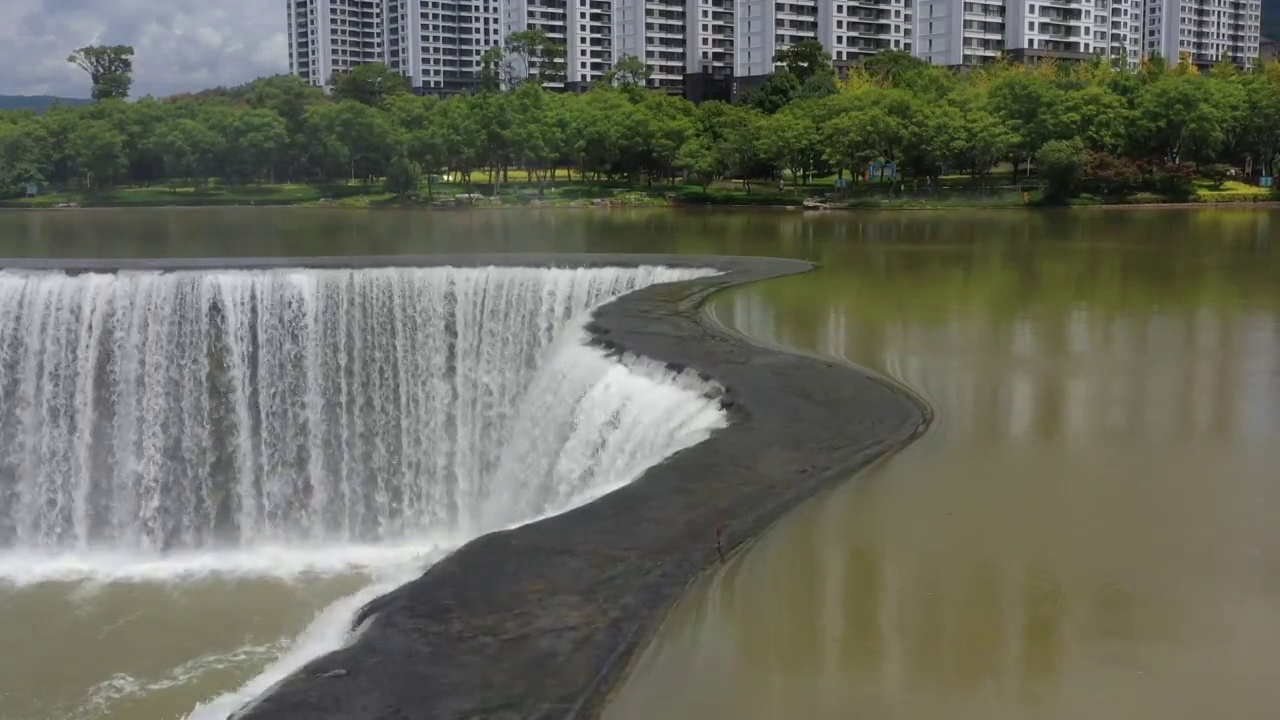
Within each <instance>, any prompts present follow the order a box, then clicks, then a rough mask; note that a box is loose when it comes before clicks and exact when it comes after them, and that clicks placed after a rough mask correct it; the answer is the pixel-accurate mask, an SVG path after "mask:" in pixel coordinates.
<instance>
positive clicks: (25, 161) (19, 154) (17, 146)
mask: <svg viewBox="0 0 1280 720" xmlns="http://www.w3.org/2000/svg"><path fill="white" fill-rule="evenodd" d="M51 155H52V152H51V147H50V139H49V135H48V133H47V132H46V131H45V129H44V127H43V124H42V123H41V122H40V121H39V120H38V119H36V118H34V117H18V118H16V119H15V120H14V121H13V122H5V121H4V118H3V117H2V116H0V197H10V196H14V195H21V194H23V193H25V192H26V188H27V186H28V185H31V184H35V185H43V184H44V183H45V182H46V181H47V180H48V178H49V177H50V176H51V175H52V174H53V168H52V166H51Z"/></svg>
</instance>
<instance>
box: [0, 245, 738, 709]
mask: <svg viewBox="0 0 1280 720" xmlns="http://www.w3.org/2000/svg"><path fill="white" fill-rule="evenodd" d="M707 272H708V271H703V270H693V269H671V268H662V267H653V266H644V267H634V268H589V269H588V268H583V269H550V268H514V267H509V268H495V267H489V268H453V267H438V268H389V269H352V270H318V269H295V270H236V271H205V272H194V271H192V272H187V271H183V272H119V273H85V274H78V275H74V274H66V273H61V272H9V271H5V272H0V589H3V586H4V584H5V583H8V584H9V585H10V586H11V587H12V586H15V585H16V587H19V588H21V587H23V586H25V585H29V584H31V583H38V582H43V581H47V580H62V581H67V580H75V579H77V578H88V579H96V580H112V579H116V578H121V579H129V580H133V581H152V580H156V579H165V580H172V579H174V578H182V577H187V576H190V575H192V574H208V573H214V574H216V573H220V572H230V573H236V574H239V575H246V574H247V575H250V576H254V575H262V576H267V577H292V576H295V575H296V574H297V573H299V572H303V571H309V572H317V571H318V572H321V573H338V572H343V571H344V570H348V569H352V568H357V567H358V568H363V569H364V570H365V571H367V572H369V573H370V576H371V577H374V578H377V582H375V584H374V585H371V586H369V587H367V588H366V589H365V590H363V591H361V592H360V593H357V595H355V596H351V597H349V598H347V599H345V600H344V601H342V602H340V603H337V604H336V605H334V606H333V607H331V608H330V609H329V611H327V612H325V613H323V614H322V615H321V616H319V618H318V619H317V620H316V622H315V623H314V624H313V625H312V626H311V628H310V629H308V631H307V632H306V633H304V635H303V637H302V638H300V639H299V640H298V642H296V643H294V644H293V645H292V647H291V648H290V649H289V650H288V651H287V652H284V654H283V656H281V657H279V658H277V660H276V662H275V664H274V665H273V666H272V667H270V668H269V669H268V670H267V671H266V672H264V673H263V674H261V675H259V676H258V677H257V678H255V679H254V680H252V681H251V682H250V683H248V684H247V685H245V686H244V687H243V688H241V689H240V691H238V692H236V693H231V694H229V695H226V696H223V697H221V698H219V699H218V700H216V701H214V702H212V703H211V704H209V705H206V706H202V707H201V708H200V709H199V710H198V711H197V716H199V717H222V716H225V714H226V712H227V711H229V710H231V709H234V707H235V706H237V704H239V703H241V702H243V701H244V700H246V699H248V698H249V697H252V696H253V695H254V694H256V693H257V692H260V691H261V690H263V689H264V688H265V687H266V686H268V685H269V684H270V682H272V681H273V680H274V679H276V678H278V677H280V676H281V675H283V674H285V673H286V672H288V671H289V670H291V669H293V668H294V667H297V666H298V665H300V664H301V663H303V662H305V661H306V660H307V659H309V658H310V657H314V656H315V655H317V654H319V653H321V652H324V651H326V650H329V649H333V648H334V647H336V646H337V645H338V644H340V643H341V642H342V638H343V637H344V634H345V633H344V628H345V627H346V624H347V622H349V617H350V613H351V612H352V611H353V609H354V608H355V607H357V606H358V604H359V603H360V602H363V601H365V600H368V599H370V598H372V597H373V596H374V595H375V594H376V593H378V592H382V591H385V590H387V589H389V588H390V587H392V586H394V584H396V583H398V582H402V581H403V580H405V579H408V578H409V577H412V575H413V574H416V573H419V572H421V571H422V570H423V568H424V563H425V562H427V561H428V560H430V559H432V558H438V557H439V556H440V553H441V552H444V551H447V550H448V548H450V547H453V546H456V545H457V544H458V543H460V542H463V541H465V540H467V539H469V538H472V537H475V536H476V535H478V534H480V533H483V532H486V531H490V530H494V529H499V528H502V527H509V526H511V525H514V524H518V523H521V522H527V521H529V520H532V519H535V518H537V517H540V516H545V515H548V514H552V513H555V512H560V511H563V510H565V509H568V508H569V507H572V506H574V505H576V504H580V503H582V502H585V501H587V500H590V499H591V498H593V497H596V496H598V495H599V494H602V493H604V492H607V491H608V490H610V489H612V488H614V487H616V486H618V485H619V484H622V483H625V482H628V481H630V480H633V479H634V478H636V477H637V476H639V474H640V473H641V472H643V470H644V469H645V468H646V467H648V466H650V465H652V464H654V463H656V462H659V461H661V460H662V459H663V458H664V457H666V456H667V455H670V454H671V453H673V452H675V451H677V450H679V449H681V448H683V447H687V446H689V445H692V444H694V443H696V442H699V441H700V440H702V439H704V438H705V437H706V436H707V435H708V434H709V433H711V432H712V431H714V430H715V429H716V428H719V427H722V426H723V425H724V416H723V413H721V412H720V410H719V407H718V403H717V401H716V399H715V398H714V397H713V396H712V395H713V393H710V392H709V390H711V388H709V387H708V386H707V385H706V384H705V383H703V382H701V381H699V380H697V379H696V378H691V377H683V376H679V375H676V374H674V373H671V372H669V371H666V370H665V369H663V368H662V367H661V366H660V365H657V364H654V363H649V362H647V361H645V360H643V359H636V358H624V359H621V360H618V359H613V358H609V357H606V355H605V354H604V353H603V352H601V351H600V350H598V349H596V348H593V347H589V346H587V345H586V344H585V340H586V337H585V331H584V330H583V329H582V322H583V321H585V319H586V318H587V317H588V316H589V312H590V310H591V309H592V308H594V307H596V306H598V305H600V304H601V303H603V302H607V301H608V300H610V299H612V298H614V297H617V296H619V295H621V294H623V293H626V292H629V291H632V290H636V289H639V288H641V287H644V286H647V285H650V284H653V283H657V282H670V281H677V280H682V279H688V278H692V277H696V276H700V275H705V274H707ZM192 621H193V622H197V621H198V620H197V619H196V618H193V619H192ZM236 652H238V651H233V652H230V653H228V654H227V656H228V657H237V656H238V655H236ZM258 655H260V653H259V654H258ZM256 656H257V655H255V657H256ZM196 659H198V658H196ZM206 664H207V663H206ZM184 667H185V666H184ZM193 667H194V666H193ZM201 667H203V665H201ZM259 667H260V666H259ZM184 672H185V671H184ZM103 680H104V685H102V686H99V687H98V688H96V689H95V690H94V692H93V693H92V695H93V696H94V697H96V698H98V700H96V701H94V702H99V704H100V702H101V699H102V698H104V697H107V698H114V697H115V696H116V694H117V693H120V692H123V691H122V690H121V688H124V689H126V690H128V689H129V688H134V687H140V688H147V687H152V688H155V687H163V688H165V689H166V691H170V689H171V688H172V687H173V683H172V682H171V681H169V680H165V679H164V677H161V678H159V679H158V680H156V681H154V682H148V681H144V680H143V679H139V678H129V676H127V675H125V676H120V675H107V677H104V678H103ZM108 686H109V687H108ZM104 688H105V689H104ZM0 689H2V688H0ZM0 695H3V693H0ZM112 702H115V700H112ZM91 705H92V703H90V704H89V705H86V706H85V707H83V708H81V711H78V712H77V713H76V715H77V717H81V716H83V717H99V716H101V715H100V714H98V710H97V709H94V708H95V707H97V706H96V705H93V706H92V707H91ZM188 707H189V706H188ZM86 708H88V709H87V710H86ZM103 712H106V711H105V710H104V711H103ZM0 714H3V713H0Z"/></svg>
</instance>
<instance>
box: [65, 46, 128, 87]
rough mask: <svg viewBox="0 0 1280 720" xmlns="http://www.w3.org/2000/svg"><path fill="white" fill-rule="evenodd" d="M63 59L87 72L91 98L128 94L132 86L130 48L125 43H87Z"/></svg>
mask: <svg viewBox="0 0 1280 720" xmlns="http://www.w3.org/2000/svg"><path fill="white" fill-rule="evenodd" d="M67 62H69V63H72V64H74V65H76V66H78V67H79V68H80V69H81V70H84V71H85V72H87V73H89V80H90V81H91V82H92V83H93V90H92V91H91V92H92V95H91V96H92V97H93V99H94V100H105V99H108V98H117V99H121V100H122V99H124V98H127V97H129V88H130V87H132V86H133V48H132V47H130V46H128V45H87V46H85V47H82V48H80V49H79V50H76V51H75V52H73V53H71V55H70V56H69V57H68V58H67Z"/></svg>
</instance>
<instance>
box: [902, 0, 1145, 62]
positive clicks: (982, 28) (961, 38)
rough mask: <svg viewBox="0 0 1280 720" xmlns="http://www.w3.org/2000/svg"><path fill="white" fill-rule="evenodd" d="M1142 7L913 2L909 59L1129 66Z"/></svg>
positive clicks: (1136, 3)
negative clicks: (1098, 60) (1095, 61)
mask: <svg viewBox="0 0 1280 720" xmlns="http://www.w3.org/2000/svg"><path fill="white" fill-rule="evenodd" d="M1142 2H1143V0H920V4H919V8H918V9H917V12H916V56H917V57H920V58H922V59H924V60H925V61H927V62H929V63H932V64H935V65H979V64H982V63H985V62H991V61H992V60H995V59H996V58H998V57H1001V56H1003V55H1008V56H1010V57H1012V58H1014V59H1015V60H1038V59H1055V60H1089V59H1092V58H1094V57H1097V56H1102V57H1106V58H1109V59H1110V60H1111V61H1112V62H1116V63H1120V64H1123V65H1127V66H1131V67H1132V66H1136V65H1137V63H1138V61H1139V59H1140V55H1141V49H1140V48H1139V45H1138V42H1137V33H1138V31H1139V27H1140V25H1141V3H1142Z"/></svg>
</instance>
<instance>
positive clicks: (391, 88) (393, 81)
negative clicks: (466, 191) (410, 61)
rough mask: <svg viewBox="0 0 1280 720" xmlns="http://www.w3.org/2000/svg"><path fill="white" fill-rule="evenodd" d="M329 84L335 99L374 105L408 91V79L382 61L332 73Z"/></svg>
mask: <svg viewBox="0 0 1280 720" xmlns="http://www.w3.org/2000/svg"><path fill="white" fill-rule="evenodd" d="M329 84H330V85H332V86H333V98H334V99H335V100H339V101H341V100H352V101H355V102H358V103H361V104H364V105H370V106H375V107H376V106H378V105H381V104H382V103H383V101H384V100H386V99H387V98H389V97H393V96H395V95H403V94H405V93H407V92H409V79H408V78H406V77H405V76H404V75H401V74H400V73H398V72H396V71H395V70H392V69H391V68H389V67H387V66H386V65H383V64H382V63H365V64H363V65H357V66H355V67H354V68H352V69H351V71H350V72H345V73H334V75H333V78H332V79H331V80H330V81H329Z"/></svg>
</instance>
